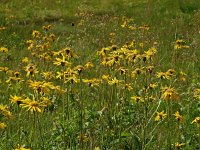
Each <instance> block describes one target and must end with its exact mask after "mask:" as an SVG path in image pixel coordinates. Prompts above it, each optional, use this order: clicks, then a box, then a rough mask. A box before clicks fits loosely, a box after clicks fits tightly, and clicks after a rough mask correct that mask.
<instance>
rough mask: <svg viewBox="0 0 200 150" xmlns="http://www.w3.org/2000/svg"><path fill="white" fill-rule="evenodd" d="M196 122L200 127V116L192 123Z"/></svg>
mask: <svg viewBox="0 0 200 150" xmlns="http://www.w3.org/2000/svg"><path fill="white" fill-rule="evenodd" d="M193 123H195V124H196V125H197V127H200V117H196V118H195V119H194V120H193V121H192V124H193Z"/></svg>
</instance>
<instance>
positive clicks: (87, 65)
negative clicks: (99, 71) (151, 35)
mask: <svg viewBox="0 0 200 150" xmlns="http://www.w3.org/2000/svg"><path fill="white" fill-rule="evenodd" d="M84 67H85V68H87V69H89V68H93V67H94V64H93V63H91V62H87V63H86V64H85V65H84Z"/></svg>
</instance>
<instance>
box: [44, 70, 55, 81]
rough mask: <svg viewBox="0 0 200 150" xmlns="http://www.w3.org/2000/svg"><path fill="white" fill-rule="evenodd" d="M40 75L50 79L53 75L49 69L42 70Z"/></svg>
mask: <svg viewBox="0 0 200 150" xmlns="http://www.w3.org/2000/svg"><path fill="white" fill-rule="evenodd" d="M41 74H42V77H44V78H45V79H48V80H50V79H52V78H53V77H54V76H53V73H52V72H51V71H47V72H42V73H41Z"/></svg>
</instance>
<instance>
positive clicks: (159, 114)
mask: <svg viewBox="0 0 200 150" xmlns="http://www.w3.org/2000/svg"><path fill="white" fill-rule="evenodd" d="M166 115H167V114H165V113H164V111H162V112H157V115H156V117H155V121H162V120H163V119H164V118H165V117H166Z"/></svg>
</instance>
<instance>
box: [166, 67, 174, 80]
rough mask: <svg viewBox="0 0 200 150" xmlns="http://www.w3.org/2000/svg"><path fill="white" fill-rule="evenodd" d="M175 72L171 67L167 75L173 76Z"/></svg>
mask: <svg viewBox="0 0 200 150" xmlns="http://www.w3.org/2000/svg"><path fill="white" fill-rule="evenodd" d="M174 73H175V70H174V69H169V70H167V72H166V75H167V77H168V78H172V77H173V76H175V75H174Z"/></svg>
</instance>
